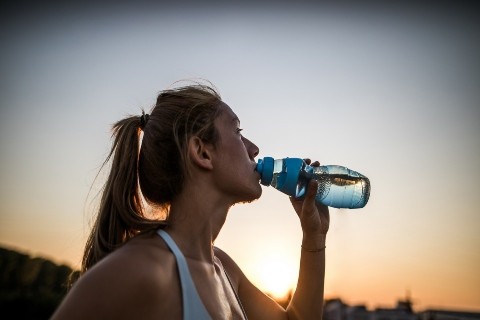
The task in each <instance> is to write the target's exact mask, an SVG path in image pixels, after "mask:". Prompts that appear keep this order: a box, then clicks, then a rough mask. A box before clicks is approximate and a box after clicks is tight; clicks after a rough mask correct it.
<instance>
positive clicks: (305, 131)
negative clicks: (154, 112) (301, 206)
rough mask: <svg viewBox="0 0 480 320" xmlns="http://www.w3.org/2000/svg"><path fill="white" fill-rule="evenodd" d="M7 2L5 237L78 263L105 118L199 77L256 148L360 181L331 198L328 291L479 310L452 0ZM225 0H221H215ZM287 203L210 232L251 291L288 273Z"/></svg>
mask: <svg viewBox="0 0 480 320" xmlns="http://www.w3.org/2000/svg"><path fill="white" fill-rule="evenodd" d="M136 3H137V4H136V5H129V4H127V3H126V2H118V3H113V2H112V3H110V4H109V3H107V2H105V3H104V4H103V5H101V6H98V5H94V4H89V3H88V2H86V3H81V4H80V3H79V4H76V5H62V6H60V5H55V4H53V3H51V4H49V3H48V2H47V3H45V4H44V5H42V6H39V5H36V6H35V5H32V6H28V9H25V7H20V6H19V5H18V6H17V5H16V4H10V7H6V10H5V11H4V13H3V17H2V19H0V20H1V22H0V41H1V43H2V50H1V52H0V72H1V73H0V74H1V77H0V150H1V153H0V245H2V246H5V247H10V248H15V249H18V250H20V251H24V252H27V253H29V254H31V255H35V256H44V257H47V258H51V259H53V260H54V261H56V262H57V263H66V264H68V265H70V266H71V267H74V268H78V267H79V266H80V261H81V256H82V251H83V245H84V243H85V240H86V237H87V235H88V232H89V228H90V225H91V221H92V217H93V213H94V212H93V211H94V208H95V204H96V203H97V201H98V196H97V195H98V191H99V190H100V188H101V185H102V181H103V180H102V178H104V176H102V175H100V178H99V179H97V180H95V176H96V174H97V172H98V170H99V168H100V166H101V164H102V162H103V160H104V159H105V157H106V155H107V153H108V151H109V148H110V143H111V140H110V137H111V132H110V128H111V125H112V124H113V123H114V122H116V121H117V120H119V119H121V118H122V117H124V116H126V115H128V114H140V113H141V108H145V109H146V110H149V109H150V107H151V106H153V104H154V102H155V98H156V95H157V94H158V93H159V92H160V91H161V90H162V89H165V88H167V87H169V86H171V85H172V83H174V82H175V81H178V80H181V79H195V78H202V79H208V80H209V81H211V82H212V83H213V84H214V85H215V86H216V87H217V88H218V90H219V92H220V94H221V96H222V98H223V100H224V101H225V102H226V103H227V104H228V105H229V106H231V107H232V109H233V110H234V111H235V112H236V114H237V115H238V116H239V118H240V120H241V123H242V124H241V125H242V128H243V129H244V131H243V132H242V133H244V135H245V136H246V137H247V138H249V139H250V140H252V141H253V142H254V143H255V144H256V145H257V146H259V148H260V154H259V158H262V157H265V156H271V157H274V158H283V157H301V158H304V157H309V158H311V159H315V160H319V161H320V162H321V163H322V164H338V165H344V166H346V167H349V168H350V169H353V170H356V171H358V172H360V173H362V174H364V175H366V176H367V177H369V179H370V181H371V185H372V190H371V196H370V201H369V203H368V204H367V206H366V207H365V208H363V209H356V210H348V209H341V210H340V209H331V210H330V214H331V227H330V232H329V234H328V237H327V248H326V256H327V265H326V285H325V295H326V298H337V297H340V298H341V299H342V300H343V301H344V302H346V303H349V304H352V305H353V304H365V305H366V306H367V307H369V308H376V307H393V306H394V305H395V303H396V301H397V299H401V298H405V296H406V295H407V294H409V295H410V297H411V299H412V301H413V303H414V305H413V307H414V309H416V310H422V309H425V308H445V309H459V310H473V311H480V272H478V270H480V233H479V232H478V227H479V226H480V211H479V207H480V197H479V195H480V184H479V183H478V181H480V170H479V167H478V165H479V164H480V143H479V139H480V125H479V123H480V103H479V102H480V90H479V89H480V88H479V83H480V63H479V61H480V38H479V37H478V34H479V33H478V31H479V30H480V28H479V27H480V26H479V22H478V21H480V19H478V14H476V13H475V11H473V10H471V8H468V7H462V6H460V5H456V6H453V5H441V4H437V5H436V6H435V7H430V6H428V5H426V4H421V3H417V4H416V5H410V6H406V5H404V6H398V5H397V6H392V5H390V6H388V7H387V6H382V5H381V4H376V3H375V2H368V3H364V4H362V5H360V4H357V5H352V4H346V3H343V4H342V5H339V4H337V5H325V4H324V5H318V4H313V2H297V3H296V4H295V5H293V4H287V3H283V2H277V3H274V2H270V3H263V2H262V4H255V2H248V1H247V2H244V3H243V4H242V5H240V4H225V3H224V2H217V3H213V4H212V2H210V4H208V5H207V4H204V5H196V4H194V3H188V2H177V4H176V5H173V4H172V5H168V6H167V5H163V4H161V3H160V4H156V5H153V4H152V3H149V2H136ZM227 3H228V2H227ZM300 243H301V228H300V224H299V221H298V218H297V217H296V215H295V213H294V211H293V209H292V208H291V207H290V203H289V201H288V197H286V196H285V195H283V194H281V193H280V192H278V191H276V190H275V189H273V188H269V187H264V190H263V195H262V197H261V198H260V199H259V200H257V201H255V202H253V203H250V204H241V205H240V204H239V205H236V206H234V207H233V208H232V209H231V211H230V212H229V216H228V218H227V222H226V224H225V226H224V228H223V230H222V232H221V233H220V235H219V238H218V239H217V241H216V243H215V244H216V245H217V246H219V247H221V248H222V249H223V250H225V251H226V252H228V253H229V254H230V255H231V256H232V257H233V258H234V259H235V260H236V261H237V263H238V264H239V265H240V267H241V268H242V270H243V271H244V273H245V274H246V275H247V276H248V277H249V278H250V279H251V280H252V282H254V283H255V284H256V285H258V286H259V288H260V289H262V290H264V291H268V292H271V293H273V294H276V295H278V296H280V295H282V294H284V293H285V292H286V291H287V290H289V289H290V288H293V287H294V286H295V282H296V278H297V273H298V261H299V255H300Z"/></svg>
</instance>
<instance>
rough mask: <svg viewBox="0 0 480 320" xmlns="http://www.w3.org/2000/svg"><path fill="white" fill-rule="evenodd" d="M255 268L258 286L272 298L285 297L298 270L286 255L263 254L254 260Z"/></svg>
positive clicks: (292, 285) (292, 286)
mask: <svg viewBox="0 0 480 320" xmlns="http://www.w3.org/2000/svg"><path fill="white" fill-rule="evenodd" d="M255 269H256V270H255V271H256V277H255V278H256V279H257V282H258V286H259V288H260V289H261V290H262V291H264V292H266V293H268V294H270V295H272V296H273V297H274V298H279V299H280V298H283V297H285V296H286V295H287V293H288V292H289V291H290V290H293V288H294V286H295V282H296V275H297V273H298V272H297V270H296V268H295V265H294V263H293V260H292V259H290V258H289V257H288V256H284V255H281V254H279V253H277V254H275V253H273V254H269V255H264V256H262V257H261V258H260V259H259V260H258V261H256V268H255Z"/></svg>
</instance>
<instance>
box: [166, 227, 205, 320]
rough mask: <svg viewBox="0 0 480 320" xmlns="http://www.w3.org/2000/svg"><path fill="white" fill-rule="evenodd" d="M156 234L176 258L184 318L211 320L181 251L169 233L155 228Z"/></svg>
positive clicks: (185, 319)
mask: <svg viewBox="0 0 480 320" xmlns="http://www.w3.org/2000/svg"><path fill="white" fill-rule="evenodd" d="M157 234H158V235H159V236H160V237H162V239H163V240H164V241H165V243H166V244H167V245H168V247H169V249H170V251H172V253H173V255H174V256H175V259H176V260H177V267H178V274H179V275H180V285H181V287H182V304H183V309H182V310H183V319H184V320H192V319H195V320H211V317H210V315H209V314H208V311H207V309H206V308H205V306H204V304H203V302H202V300H201V299H200V296H199V295H198V292H197V289H196V288H195V284H194V283H193V280H192V276H191V275H190V270H189V269H188V265H187V261H186V260H185V257H184V255H183V253H182V252H181V251H180V249H179V248H178V246H177V244H176V243H175V241H174V240H173V239H172V237H170V235H169V234H168V233H167V232H165V231H164V230H162V229H158V230H157Z"/></svg>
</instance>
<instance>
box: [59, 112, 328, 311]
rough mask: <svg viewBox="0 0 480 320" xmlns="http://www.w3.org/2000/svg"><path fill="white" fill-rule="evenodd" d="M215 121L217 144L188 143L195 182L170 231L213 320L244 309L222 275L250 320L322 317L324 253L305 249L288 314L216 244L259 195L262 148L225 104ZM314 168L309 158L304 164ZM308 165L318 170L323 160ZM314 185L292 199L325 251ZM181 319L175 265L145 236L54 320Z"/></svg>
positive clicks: (90, 275) (307, 237) (103, 266)
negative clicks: (233, 212) (236, 209)
mask: <svg viewBox="0 0 480 320" xmlns="http://www.w3.org/2000/svg"><path fill="white" fill-rule="evenodd" d="M221 108H222V112H221V114H220V116H219V117H218V118H217V119H216V120H215V125H216V128H217V129H218V131H219V134H220V139H219V141H218V142H217V143H216V145H215V146H214V145H211V144H208V143H204V142H203V141H202V140H201V139H199V138H198V137H192V138H191V139H190V141H189V157H190V163H189V166H190V171H191V175H190V178H187V181H186V183H185V188H184V190H182V192H181V194H179V195H178V196H177V197H176V198H175V199H174V201H173V202H172V204H171V212H170V215H171V216H172V217H174V219H172V220H173V221H172V224H171V225H170V226H169V227H168V228H167V229H166V231H167V232H168V233H169V235H170V236H171V237H172V238H173V239H174V241H175V242H176V243H177V245H178V247H179V248H180V250H181V251H182V253H183V254H184V255H185V258H186V260H187V264H188V267H189V269H190V273H191V276H192V279H193V281H194V283H195V286H196V288H197V291H198V294H199V296H200V298H201V299H202V301H203V303H204V305H205V307H206V309H207V311H208V312H209V314H210V316H211V317H212V319H239V318H241V310H240V307H239V305H238V303H237V300H236V298H235V296H234V293H233V292H232V289H231V287H230V284H228V282H227V280H226V279H225V276H224V274H223V270H222V266H223V268H225V269H226V271H227V272H228V274H229V275H230V277H231V280H232V282H233V286H234V288H235V290H236V292H238V295H239V297H240V300H241V302H242V304H243V307H244V309H245V311H246V313H247V315H248V318H249V319H321V315H322V308H323V303H322V301H323V290H324V274H325V251H324V250H323V251H319V252H308V251H304V250H302V254H301V259H300V272H299V278H298V283H297V289H296V291H295V294H294V296H293V297H292V301H291V303H290V305H289V306H288V307H287V309H286V310H285V309H283V308H282V307H280V306H279V305H278V304H277V303H276V302H275V301H273V300H272V299H271V298H269V297H268V296H266V295H265V294H264V293H262V292H261V291H260V290H259V289H258V288H256V287H255V286H254V285H253V284H252V283H251V282H250V281H249V280H248V279H247V278H246V277H245V275H244V274H243V272H242V271H241V269H240V268H239V267H238V265H237V264H236V263H235V262H234V261H233V260H232V259H231V258H230V257H229V256H228V255H227V254H226V253H225V252H223V251H222V250H220V249H218V248H216V247H214V246H213V243H214V241H215V239H216V237H217V236H218V234H219V232H220V230H221V228H222V226H223V224H224V222H225V219H226V217H227V213H228V211H229V208H230V207H231V206H232V205H234V204H235V203H239V202H248V201H252V200H255V199H257V198H259V197H260V195H261V193H262V189H261V186H260V184H259V179H260V175H259V174H258V172H256V171H255V168H256V162H255V160H254V159H255V157H256V156H257V155H258V152H259V150H258V148H257V146H256V145H255V144H253V143H252V142H251V141H250V140H248V139H247V138H245V137H243V136H242V135H241V133H240V131H241V129H240V128H239V125H240V122H239V120H238V118H237V116H236V115H235V113H234V112H233V111H232V110H231V109H230V107H228V106H227V105H226V104H222V106H221ZM307 162H308V163H310V160H307ZM311 165H314V166H318V165H319V163H318V162H314V163H312V164H311ZM232 168H235V170H232ZM316 189H317V185H316V182H311V183H310V185H309V186H308V189H307V193H306V196H305V198H304V199H303V200H298V199H293V198H292V199H291V202H292V206H293V208H294V211H295V212H296V213H297V215H298V217H299V218H300V222H301V226H302V230H303V241H302V246H303V248H306V249H309V250H312V249H318V248H323V247H324V246H325V237H326V233H327V231H328V227H329V213H328V208H327V207H325V206H323V205H320V204H317V203H316V202H315V193H316ZM106 318H112V319H113V318H115V319H132V318H134V319H182V297H181V289H180V282H179V276H178V272H177V267H176V261H175V258H174V256H173V254H172V253H171V252H170V250H169V249H168V247H167V245H166V244H165V243H164V242H163V240H162V239H161V238H160V237H159V236H158V235H156V234H154V233H152V234H142V235H139V236H137V237H135V238H134V239H132V240H130V241H129V242H128V243H126V244H124V245H123V246H122V247H121V248H119V249H117V250H115V251H114V252H112V253H111V254H110V255H108V256H107V257H106V258H104V259H103V260H101V261H100V262H99V263H97V264H96V265H95V266H94V267H93V268H91V269H90V270H89V271H88V272H87V273H86V274H85V275H84V276H82V277H81V278H80V279H79V280H78V281H77V283H76V284H75V286H74V287H73V288H72V290H71V291H70V292H69V294H68V295H67V297H66V298H65V299H64V301H63V302H62V304H61V305H60V307H59V308H58V309H57V311H56V313H55V314H54V316H53V317H52V319H106Z"/></svg>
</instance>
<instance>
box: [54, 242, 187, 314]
mask: <svg viewBox="0 0 480 320" xmlns="http://www.w3.org/2000/svg"><path fill="white" fill-rule="evenodd" d="M172 305H173V306H178V305H181V291H180V285H179V282H178V273H177V268H176V261H175V258H174V256H173V255H172V254H171V252H170V251H169V250H168V248H167V247H166V245H165V244H164V243H163V241H162V240H161V238H159V237H155V236H140V237H138V238H134V239H132V240H131V241H129V242H128V243H126V244H125V245H123V246H122V247H120V248H119V249H117V250H115V251H114V252H112V253H111V254H110V255H108V256H107V257H105V258H104V259H103V260H101V261H100V262H99V263H97V264H96V265H95V266H94V267H92V268H91V269H90V270H88V271H87V272H86V273H85V274H84V275H83V276H82V277H80V279H79V280H78V281H77V283H76V284H75V285H74V286H73V288H72V290H71V291H70V292H69V294H68V295H67V297H66V298H65V301H64V302H62V305H61V306H60V308H59V312H60V313H61V311H62V308H63V309H65V310H66V311H72V310H85V312H92V313H95V318H96V317H101V316H102V315H104V316H106V315H109V317H112V316H115V315H119V316H120V317H121V318H123V317H128V316H129V315H130V316H131V317H133V318H138V317H139V316H141V313H145V314H148V315H158V314H160V316H161V313H162V312H165V311H166V310H167V308H171V306H172ZM66 314H69V312H67V313H66ZM81 316H82V318H92V317H90V316H91V315H90V314H82V315H81Z"/></svg>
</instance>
